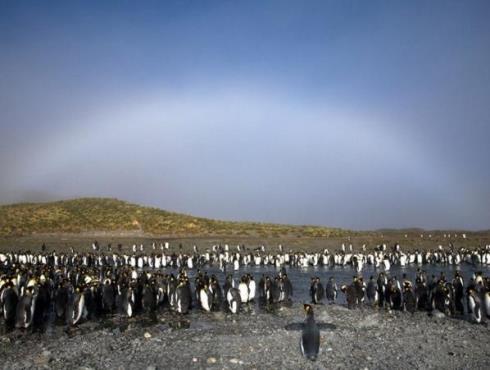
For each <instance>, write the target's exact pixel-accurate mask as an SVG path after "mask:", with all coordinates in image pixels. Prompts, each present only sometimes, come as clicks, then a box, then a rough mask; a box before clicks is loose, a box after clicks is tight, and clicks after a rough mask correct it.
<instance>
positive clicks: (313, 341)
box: [300, 304, 320, 361]
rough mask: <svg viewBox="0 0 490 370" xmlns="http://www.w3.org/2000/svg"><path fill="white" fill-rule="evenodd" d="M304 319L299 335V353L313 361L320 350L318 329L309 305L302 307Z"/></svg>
mask: <svg viewBox="0 0 490 370" xmlns="http://www.w3.org/2000/svg"><path fill="white" fill-rule="evenodd" d="M304 309H305V313H306V319H305V323H304V325H303V332H302V333H301V342H300V346H301V353H302V354H303V356H305V357H306V358H307V359H308V360H311V361H315V360H316V358H317V356H318V351H319V350H320V329H318V325H317V324H316V322H315V316H314V314H313V307H312V306H311V305H309V304H305V305H304Z"/></svg>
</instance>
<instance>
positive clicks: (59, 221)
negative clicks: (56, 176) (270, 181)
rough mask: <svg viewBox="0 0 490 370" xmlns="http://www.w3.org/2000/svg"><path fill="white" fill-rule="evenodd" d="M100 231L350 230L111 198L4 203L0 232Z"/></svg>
mask: <svg viewBox="0 0 490 370" xmlns="http://www.w3.org/2000/svg"><path fill="white" fill-rule="evenodd" d="M101 231H103V232H130V233H131V232H134V233H141V234H145V235H170V236H183V235H185V236H229V235H236V236H244V237H245V236H254V237H255V236H257V237H274V238H276V237H315V238H316V237H335V236H343V235H347V233H348V231H347V230H343V229H338V228H328V227H320V226H292V225H279V224H270V223H256V222H229V221H218V220H211V219H207V218H201V217H194V216H190V215H184V214H179V213H173V212H168V211H164V210H161V209H157V208H151V207H143V206H139V205H136V204H131V203H127V202H124V201H121V200H117V199H109V198H80V199H73V200H64V201H57V202H50V203H19V204H13V205H5V206H0V236H3V237H10V236H23V235H33V234H48V233H83V232H101ZM349 234H352V232H349Z"/></svg>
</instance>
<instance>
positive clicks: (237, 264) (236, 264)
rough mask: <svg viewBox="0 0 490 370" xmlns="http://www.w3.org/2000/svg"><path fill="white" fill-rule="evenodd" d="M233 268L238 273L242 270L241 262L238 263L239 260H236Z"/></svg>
mask: <svg viewBox="0 0 490 370" xmlns="http://www.w3.org/2000/svg"><path fill="white" fill-rule="evenodd" d="M233 268H234V270H235V271H238V269H239V268H240V262H238V260H235V261H234V262H233Z"/></svg>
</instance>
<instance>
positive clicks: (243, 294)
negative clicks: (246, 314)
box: [238, 283, 248, 303]
mask: <svg viewBox="0 0 490 370" xmlns="http://www.w3.org/2000/svg"><path fill="white" fill-rule="evenodd" d="M238 291H239V292H240V299H241V301H242V303H247V302H248V286H247V284H245V283H240V284H238Z"/></svg>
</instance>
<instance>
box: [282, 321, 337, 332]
mask: <svg viewBox="0 0 490 370" xmlns="http://www.w3.org/2000/svg"><path fill="white" fill-rule="evenodd" d="M316 324H317V326H318V329H320V330H330V331H332V330H335V329H337V326H336V325H335V324H332V323H328V322H317V323H316ZM304 325H305V324H304V323H303V322H293V323H290V324H287V325H286V326H285V327H284V329H286V330H288V331H301V330H303V327H304Z"/></svg>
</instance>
